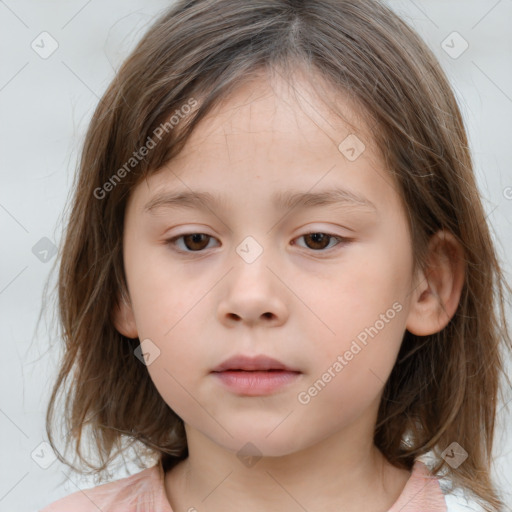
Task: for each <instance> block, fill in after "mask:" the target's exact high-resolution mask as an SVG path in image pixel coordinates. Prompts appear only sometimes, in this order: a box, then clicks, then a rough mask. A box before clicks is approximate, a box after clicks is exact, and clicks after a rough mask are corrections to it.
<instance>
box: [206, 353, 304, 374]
mask: <svg viewBox="0 0 512 512" xmlns="http://www.w3.org/2000/svg"><path fill="white" fill-rule="evenodd" d="M225 371H239V372H278V371H284V372H297V373H302V372H300V370H298V369H297V368H292V367H290V366H287V365H285V364H284V363H282V362H281V361H278V360H277V359H273V358H271V357H268V356H265V355H259V356H256V357H254V356H253V357H251V356H244V355H237V356H234V357H230V358H229V359H227V360H226V361H224V362H223V363H221V364H220V365H218V366H216V367H215V368H214V369H213V370H212V372H214V373H217V372H225Z"/></svg>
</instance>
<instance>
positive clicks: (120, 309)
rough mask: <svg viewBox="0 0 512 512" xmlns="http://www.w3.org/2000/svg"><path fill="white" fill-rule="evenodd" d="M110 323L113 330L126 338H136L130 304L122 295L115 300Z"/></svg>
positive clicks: (135, 326) (135, 327) (136, 333)
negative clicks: (112, 324)
mask: <svg viewBox="0 0 512 512" xmlns="http://www.w3.org/2000/svg"><path fill="white" fill-rule="evenodd" d="M112 322H113V323H114V326H115V328H116V329H117V330H118V331H119V332H120V333H121V334H122V335H123V336H126V337H127V338H138V336H139V335H138V331H137V325H136V324H135V316H134V315H133V309H132V306H131V304H130V300H129V299H127V298H126V297H125V295H124V294H122V295H121V298H120V299H118V300H117V302H116V305H115V306H114V310H113V312H112Z"/></svg>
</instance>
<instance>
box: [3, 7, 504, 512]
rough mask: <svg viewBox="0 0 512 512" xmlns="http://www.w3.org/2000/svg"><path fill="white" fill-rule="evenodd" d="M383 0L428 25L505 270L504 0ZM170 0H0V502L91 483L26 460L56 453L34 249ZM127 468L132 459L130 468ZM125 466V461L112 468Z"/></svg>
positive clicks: (425, 30) (500, 474) (500, 459)
mask: <svg viewBox="0 0 512 512" xmlns="http://www.w3.org/2000/svg"><path fill="white" fill-rule="evenodd" d="M241 1H242V0H241ZM389 4H390V5H391V6H392V7H393V8H394V9H395V10H396V11H397V12H398V13H399V14H401V15H402V16H403V17H404V18H405V19H406V20H407V21H408V22H410V23H411V24H412V25H413V26H414V27H415V28H416V29H417V30H418V31H419V33H420V34H421V35H422V36H423V38H424V39H425V40H426V42H427V43H428V44H429V46H430V47H431V48H432V49H433V51H434V52H435V54H436V55H437V56H438V58H439V59H440V61H441V64H442V66H443V68H444V69H445V71H446V72H447V74H448V76H449V78H450V81H451V83H452V85H453V87H454V89H455V92H456V95H457V98H458V101H459V104H460V107H461V110H462V112H463V115H464V117H465V121H466V126H467V129H468V132H469V137H470V145H471V148H472V153H473V156H474V160H475V164H476V172H477V177H478V181H479V185H480V188H481V191H482V195H483V197H484V202H485V208H486V211H487V213H488V218H489V220H490V223H491V225H492V227H493V230H494V232H495V239H496V242H497V244H498V249H499V251H500V255H501V257H502V260H503V262H504V264H505V268H506V270H507V272H508V275H510V264H511V260H512V258H511V254H512V239H511V235H510V233H511V218H512V171H511V162H512V149H511V148H512V140H511V124H512V123H511V121H512V58H511V57H512V29H511V26H512V24H511V22H512V0H498V1H496V0H449V1H442V0H437V1H420V0H415V1H412V0H400V1H390V2H389ZM168 5H169V1H164V0H149V1H148V0H146V1H144V2H143V1H142V0H128V1H127V0H123V1H121V0H111V1H109V2H100V1H99V0H89V1H85V0H72V1H71V0H68V1H64V0H60V1H58V0H54V1H35V0H32V1H27V0H21V1H15V0H6V1H0V48H1V49H2V51H1V54H0V55H1V57H0V58H1V66H0V115H1V117H0V119H1V122H0V144H1V150H0V159H1V160H0V162H1V166H0V172H1V179H2V181H1V188H0V227H1V234H2V250H1V256H0V257H1V267H0V313H1V321H0V339H1V343H2V356H3V357H2V358H1V365H2V367H1V371H0V379H1V388H0V389H1V393H2V394H1V396H2V400H1V406H0V429H1V430H0V432H1V434H2V435H1V436H0V460H1V467H0V511H13V510H17V511H20V512H23V511H34V510H37V509H38V508H40V507H42V506H43V505H46V504H48V503H50V502H53V501H55V500H56V499H58V498H60V497H62V496H64V495H67V494H70V493H71V492H75V491H77V490H78V489H79V488H82V489H84V488H87V487H91V486H92V485H94V482H93V481H92V480H91V479H89V480H87V479H85V478H80V477H78V476H72V477H71V478H69V479H68V478H66V476H65V474H64V473H63V471H64V470H66V469H67V468H66V467H65V466H63V465H62V464H61V463H60V462H58V461H55V462H54V463H53V464H51V465H50V466H49V467H48V468H47V469H43V468H42V467H40V465H38V464H37V463H36V462H35V460H34V459H36V460H39V461H40V462H41V461H42V462H46V463H49V462H51V460H52V459H51V454H50V453H49V452H48V451H47V449H46V448H45V446H44V445H42V446H41V443H42V442H44V441H45V431H44V414H45V407H46V404H47V400H48V397H49V391H50V385H51V384H52V383H53V379H54V377H55V374H56V373H55V372H56V367H57V361H58V357H59V354H58V353H56V351H53V352H52V351H48V341H49V336H50V334H49V333H48V332H47V330H45V324H44V323H43V324H42V327H41V328H40V329H39V331H37V332H36V331H35V326H36V321H37V317H38V314H39V311H40V308H41V301H42V290H43V286H44V283H45V280H46V278H47V276H48V273H49V271H50V267H51V265H53V264H54V263H55V257H54V256H52V253H51V252H49V253H46V258H49V259H48V261H46V262H44V261H41V258H43V259H44V257H45V253H44V250H45V247H46V246H44V244H45V243H46V244H48V242H44V241H43V242H40V240H41V239H42V238H44V237H46V238H48V239H50V240H51V241H52V242H53V243H54V244H55V245H58V244H59V242H60V240H59V237H60V225H59V222H60V220H61V215H62V212H63V209H64V207H65V205H66V199H67V196H68V192H69V190H70V186H71V183H72V179H73V174H74V172H75V165H76V158H77V155H78V154H79V151H80V145H81V142H82V140H83V136H84V133H85V129H86V127H87V123H88V121H89V119H90V117H91V115H92V112H93V109H94V107H95V106H96V104H97V102H98V100H99V98H100V97H101V95H102V94H103V92H104V90H105V88H106V87H107V85H108V83H109V82H110V80H111V79H112V77H113V75H114V72H115V69H117V68H118V66H119V64H120V62H121V61H122V59H123V58H124V57H125V56H126V55H127V54H128V52H129V50H130V49H131V48H132V47H133V44H134V42H136V41H137V40H138V38H139V37H140V36H141V34H142V31H143V30H144V28H145V26H146V24H147V23H149V22H151V21H152V20H153V19H154V17H155V16H156V15H158V14H159V13H160V12H161V10H162V9H164V8H165V7H166V6H168ZM44 31H46V32H48V33H49V34H50V35H51V37H52V38H53V39H55V40H56V42H57V43H58V48H57V49H56V51H55V52H54V53H53V54H52V55H50V56H49V57H48V58H42V57H41V56H40V54H38V53H36V51H34V49H32V47H31V44H32V42H33V41H35V43H34V45H39V47H37V46H36V48H38V51H39V52H40V53H41V52H43V51H48V50H49V49H50V48H51V46H50V44H51V41H50V39H49V38H48V36H40V34H41V33H42V32H44ZM454 31H456V32H458V33H459V34H460V35H461V36H462V37H463V38H464V40H466V41H467V43H468V44H469V47H468V49H467V50H466V51H465V52H464V53H462V54H461V55H460V56H459V57H458V58H452V57H451V56H450V55H448V54H447V53H446V51H445V50H444V49H443V46H442V45H443V41H445V40H446V38H447V37H448V36H449V35H450V34H451V33H452V32H454ZM455 37H456V39H454V43H453V44H452V43H451V42H450V41H451V39H453V36H451V39H450V38H449V39H448V40H446V41H447V43H448V44H450V45H452V46H454V49H453V50H452V52H453V51H458V50H460V49H461V48H462V46H460V45H461V44H463V43H462V40H460V39H457V37H458V36H455ZM41 38H46V39H44V48H43V43H41ZM447 43H444V44H447ZM509 187H510V188H509ZM38 243H39V244H43V245H42V246H41V245H38V246H36V244H38ZM34 246H36V250H34V252H35V253H38V255H36V254H35V253H34V252H33V247H34ZM47 248H48V247H46V249H47ZM52 284H53V282H52ZM509 317H510V309H509ZM511 398H512V393H511V392H510V390H507V394H506V399H505V400H504V403H502V404H500V413H499V417H498V421H499V431H498V436H497V445H496V457H495V473H496V478H497V479H498V481H499V482H500V485H501V487H502V488H503V490H504V491H505V490H506V492H507V499H508V501H510V502H511V503H512V494H511V493H510V489H511V488H512V485H511V484H512V456H511V451H512V433H511V431H510V430H511V427H510V419H511V417H510V407H505V403H506V402H508V400H510V399H511ZM509 406H510V404H509ZM466 449H467V450H468V451H470V450H471V447H466ZM32 454H33V456H34V459H33V458H32ZM38 455H39V457H38ZM135 471H138V469H137V468H135V467H134V466H133V467H132V468H131V469H130V472H135ZM127 474H128V473H127V472H125V471H124V470H122V469H119V470H116V472H115V473H114V475H113V478H116V479H117V478H121V477H123V476H126V475H127Z"/></svg>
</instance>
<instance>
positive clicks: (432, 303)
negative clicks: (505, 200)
mask: <svg viewBox="0 0 512 512" xmlns="http://www.w3.org/2000/svg"><path fill="white" fill-rule="evenodd" d="M464 276H465V262H464V251H463V249H462V247H461V245H460V244H459V242H458V241H457V239H456V238H455V237H454V236H453V235H452V234H451V233H449V232H447V231H438V232H437V233H436V234H435V235H433V236H432V238H431V240H430V242H429V248H428V256H427V264H426V269H425V271H424V272H421V273H420V275H419V276H418V281H417V283H416V288H415V289H414V291H413V292H412V293H411V297H412V298H411V303H410V309H409V315H408V317H407V324H406V328H407V330H408V331H409V332H411V333H412V334H415V335H417V336H428V335H429V334H434V333H436V332H439V331H441V330H442V329H444V328H445V327H446V325H448V323H449V321H450V320H451V319H452V318H453V315H454V314H455V311H456V310H457V307H458V305H459V300H460V296H461V293H462V287H463V285H464Z"/></svg>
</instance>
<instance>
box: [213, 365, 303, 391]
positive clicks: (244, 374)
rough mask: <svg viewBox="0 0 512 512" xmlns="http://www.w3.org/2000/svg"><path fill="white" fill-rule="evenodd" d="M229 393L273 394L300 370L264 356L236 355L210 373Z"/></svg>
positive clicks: (299, 372)
mask: <svg viewBox="0 0 512 512" xmlns="http://www.w3.org/2000/svg"><path fill="white" fill-rule="evenodd" d="M211 373H212V374H213V375H214V376H215V377H216V378H217V379H218V380H219V382H221V383H222V385H223V386H224V387H225V388H227V389H228V390H230V391H231V392H233V393H235V394H238V395H242V396H263V395H269V394H272V393H275V392H276V391H278V390H279V389H281V388H283V387H285V386H286V385H288V384H290V383H292V382H294V381H295V380H296V379H297V378H298V377H299V376H300V375H301V374H302V372H301V371H300V370H298V369H296V368H292V367H289V366H287V365H285V364H283V363H281V362H280V361H278V360H276V359H272V358H270V357H267V356H257V357H247V356H235V357H232V358H230V359H228V360H226V361H224V363H222V364H220V365H219V366H217V367H216V368H214V369H213V370H212V372H211Z"/></svg>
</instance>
